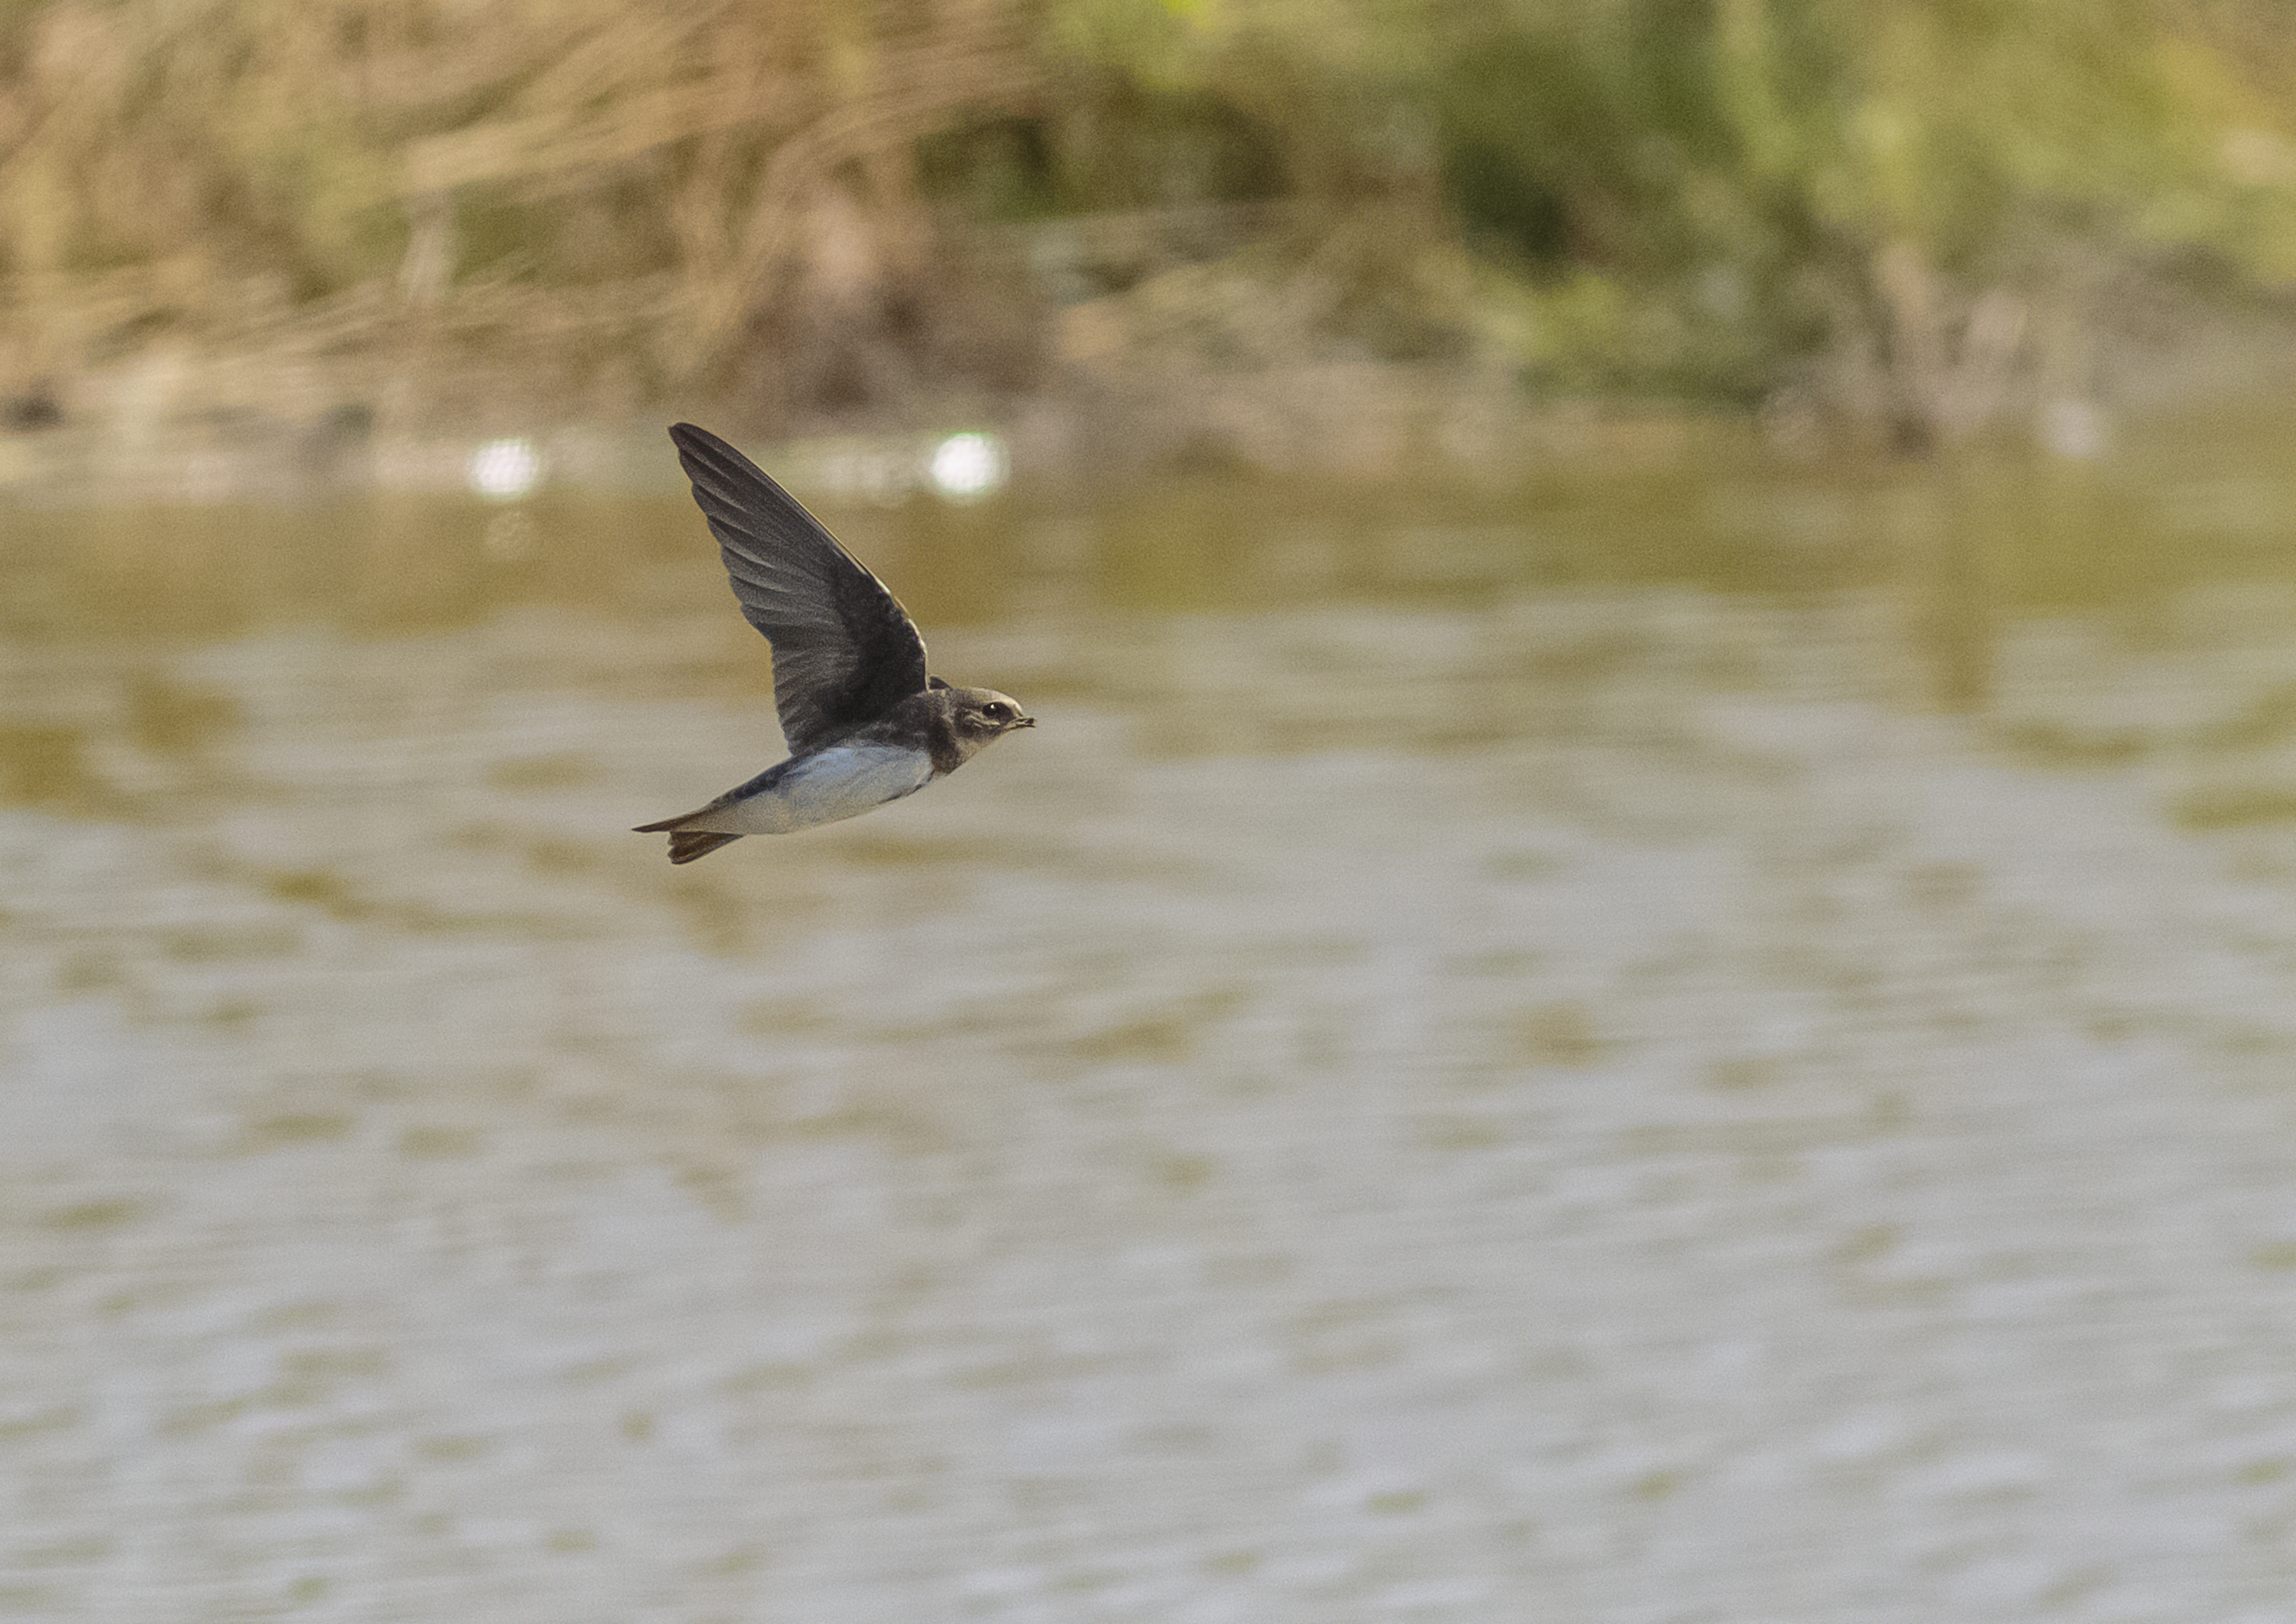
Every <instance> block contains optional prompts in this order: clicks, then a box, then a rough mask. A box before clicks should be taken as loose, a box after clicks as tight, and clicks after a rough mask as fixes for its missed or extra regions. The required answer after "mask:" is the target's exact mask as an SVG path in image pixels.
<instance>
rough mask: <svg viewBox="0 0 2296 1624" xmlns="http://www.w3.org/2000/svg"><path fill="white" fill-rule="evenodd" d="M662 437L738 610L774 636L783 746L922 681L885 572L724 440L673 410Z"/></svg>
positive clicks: (816, 738) (818, 734)
mask: <svg viewBox="0 0 2296 1624" xmlns="http://www.w3.org/2000/svg"><path fill="white" fill-rule="evenodd" d="M669 438H670V439H671V441H672V442H673V443H674V444H675V445H676V447H677V460H678V462H679V463H680V464H681V465H683V466H684V468H685V473H686V477H687V478H688V479H690V480H693V499H694V501H695V502H696V503H698V504H700V505H701V513H702V517H704V518H705V519H707V520H708V521H709V530H710V533H711V534H712V535H714V536H716V537H717V546H718V550H719V551H720V552H721V553H722V554H724V556H725V560H726V575H727V576H728V577H729V578H731V579H732V581H733V583H734V597H735V598H737V599H739V600H740V602H741V605H742V618H743V619H746V620H748V621H749V623H750V625H752V626H754V627H757V628H758V630H759V631H760V632H763V633H764V634H765V636H766V640H767V642H768V643H770V644H773V646H774V708H775V710H776V711H778V712H779V713H780V716H781V722H782V734H783V737H785V738H786V739H788V741H789V747H790V750H791V752H792V753H802V752H803V751H805V750H813V749H816V748H818V747H819V746H820V745H821V744H823V743H824V742H826V741H827V740H829V739H831V738H832V737H834V736H835V735H836V734H840V733H841V732H843V731H844V730H845V729H847V728H849V727H852V726H857V725H859V724H860V723H863V722H867V721H870V720H873V718H877V717H879V716H881V715H883V714H884V713H885V712H886V711H887V710H889V709H891V708H892V707H893V706H894V705H896V704H898V703H899V702H900V701H902V700H904V699H906V698H907V697H908V696H909V695H910V694H912V693H922V692H923V691H924V687H925V684H926V681H927V680H928V679H927V677H926V675H925V644H924V639H923V638H922V636H918V634H917V628H916V624H915V622H914V621H912V620H911V619H909V616H908V611H906V610H905V609H903V608H902V607H901V605H900V603H899V602H898V600H896V599H895V598H894V596H893V595H892V594H891V593H890V592H888V591H887V590H886V589H885V586H884V583H883V582H881V581H880V580H879V579H878V578H876V577H875V576H873V575H872V574H870V573H869V571H868V570H865V569H863V568H862V567H861V564H860V563H859V562H858V561H857V560H856V559H855V558H854V556H853V555H852V554H849V553H848V552H847V551H846V550H845V549H844V548H843V547H841V546H840V545H838V542H837V538H836V537H834V536H832V535H831V534H830V533H829V532H828V531H827V530H826V529H823V528H822V526H821V523H820V521H817V520H816V519H815V518H814V516H813V515H812V514H811V513H807V512H806V511H805V509H804V508H803V507H802V506H800V505H799V503H798V501H797V499H796V498H795V497H794V496H791V495H790V494H789V492H787V491H785V490H783V488H781V487H780V486H779V485H776V484H775V482H774V481H773V480H771V479H770V478H768V477H767V475H766V473H765V472H764V471H763V470H761V469H759V468H758V465H757V464H756V463H752V462H751V461H750V459H749V458H748V457H745V456H743V455H742V454H741V453H740V452H738V451H736V450H734V447H731V446H729V445H727V444H726V442H725V441H724V440H722V439H718V438H717V436H716V435H714V434H712V433H710V432H709V431H708V430H706V429H697V428H695V427H694V426H693V424H692V423H683V422H682V423H677V424H676V425H674V426H673V427H672V428H671V429H670V431H669Z"/></svg>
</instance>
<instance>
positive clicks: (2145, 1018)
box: [0, 423, 2296, 1624]
mask: <svg viewBox="0 0 2296 1624" xmlns="http://www.w3.org/2000/svg"><path fill="white" fill-rule="evenodd" d="M2292 449H2296V433H2290V432H2287V431H2284V430H2283V429H2282V428H2280V427H2278V426H2276V425H2270V424H2266V425H2257V424H2253V423H2237V424H2200V425H2192V426H2190V427H2189V428H2188V429H2187V430H2186V431H2185V432H2183V433H2180V434H2177V435H2164V436H2162V437H2161V438H2160V439H2158V440H2157V441H2148V442H2145V443H2142V444H2133V445H2131V446H2129V447H2125V448H2123V449H2122V450H2121V451H2120V452H2119V453H2117V454H2116V455H2114V456H2113V457H2112V459H2110V460H2109V461H2107V462H2104V463H2098V464H2094V465H2072V466H2068V465H2054V464H2047V463H2025V462H2019V461H2014V460H1985V459H1972V460H1970V461H1967V462H1963V463H1954V464H1949V465H1942V466H1936V465H1933V466H1920V465H1879V466H1861V467H1855V468H1839V467H1837V468H1816V467H1807V466H1794V465H1780V464H1776V463H1770V462H1767V461H1765V460H1764V459H1763V458H1762V457H1760V456H1759V455H1758V454H1756V453H1754V452H1753V451H1751V450H1750V449H1746V448H1743V447H1733V446H1730V445H1727V444H1720V443H1716V442H1714V441H1712V440H1710V439H1706V438H1703V437H1695V436H1693V437H1689V438H1686V439H1682V440H1679V441H1674V440H1665V439H1660V440H1655V441H1645V440H1628V441H1625V442H1622V443H1618V444H1612V443H1609V442H1606V441H1603V440H1600V439H1597V440H1596V441H1595V442H1594V443H1591V444H1590V445H1589V447H1587V454H1586V455H1583V456H1580V457H1577V458H1573V459H1569V460H1567V461H1566V462H1565V463H1563V464H1562V465H1560V466H1558V467H1557V468H1555V469H1554V470H1550V471H1547V472H1543V473H1540V474H1538V475H1537V476H1536V477H1535V478H1532V479H1530V480H1529V481H1528V482H1527V483H1526V484H1525V486H1524V487H1523V488H1520V489H1514V490H1510V491H1508V492H1506V493H1504V494H1501V493H1486V494H1480V495H1477V494H1472V493H1459V492H1451V493H1447V494H1445V495H1443V496H1440V497H1439V498H1438V497H1436V496H1431V495H1430V494H1428V493H1419V494H1416V495H1412V494H1407V493H1385V494H1381V495H1378V496H1362V495H1360V494H1357V495H1344V494H1340V493H1333V492H1327V491H1326V492H1303V491H1298V490H1291V489H1286V488H1277V487H1269V486H1236V485H1225V484H1218V483H1206V484H1197V485H1184V486H1175V487H1169V488H1157V489H1152V490H1132V491H1127V492H1123V493H1119V494H1117V495H1113V496H1103V497H1099V498H1097V499H1093V500H1080V499H1077V498H1073V497H1071V498H1070V499H1067V500H1054V498H1052V497H1049V496H1043V497H1028V496H1015V497H1010V498H1007V499H1004V500H1001V501H998V502H994V503H989V504H982V505H980V506H977V507H973V508H970V509H964V510H959V511H954V512H952V511H946V510H941V509H937V508H934V507H931V506H930V505H926V504H914V505H912V506H910V507H907V508H904V509H900V510H898V511H880V510H868V509H862V510H844V511H840V510H836V509H829V510H826V511H827V512H828V513H829V516H830V517H831V518H832V520H833V521H835V522H836V523H837V524H838V526H839V528H840V530H841V532H842V533H843V534H844V535H845V536H846V537H847V539H848V541H849V544H850V545H852V546H853V547H854V548H855V550H856V551H857V552H858V553H860V554H862V556H864V557H865V558H866V559H868V560H870V561H871V562H873V563H874V564H876V565H877V566H879V567H880V568H881V570H882V571H883V572H884V573H885V574H886V575H887V577H888V578H890V580H891V581H892V582H893V584H894V586H896V588H897V589H898V590H899V591H900V592H901V593H902V594H903V595H904V597H905V598H906V600H907V601H908V603H909V604H910V607H911V608H912V609H913V610H914V611H916V612H917V614H918V615H919V617H920V619H922V621H923V622H924V624H925V627H926V630H927V633H928V635H929V636H931V640H932V643H933V650H934V656H935V665H936V668H937V669H939V670H940V671H942V672H943V673H944V674H946V675H947V676H949V677H952V678H954V679H956V680H959V681H981V682H988V683H993V684H994V685H996V686H999V687H1002V688H1005V689H1007V690H1009V691H1011V692H1013V693H1016V694H1019V695H1021V697H1022V698H1023V699H1024V700H1025V701H1027V702H1028V703H1029V705H1030V706H1031V708H1032V709H1034V710H1035V711H1036V712H1037V715H1038V717H1039V718H1041V723H1040V726H1039V727H1038V728H1037V731H1036V732H1035V733H1034V734H1023V735H1021V737H1019V738H1017V739H1014V740H1012V741H1008V742H1004V743H1001V744H999V745H998V746H997V747H996V749H995V750H992V751H990V752H989V753H988V754H987V755H986V756H984V757H982V758H980V759H979V760H977V761H976V762H974V763H973V764H972V766H970V767H967V768H966V769H965V771H964V773H962V774H961V775H958V776H957V777H955V779H953V780H951V781H949V782H948V783H945V784H940V785H937V786H935V787H934V788H932V789H931V791H928V792H926V793H925V794H922V795H921V796H919V797H917V798H915V799H914V800H910V801H906V802H904V803H901V804H900V805H898V806H896V807H893V808H889V809H887V810H885V811H883V812H881V813H878V814H875V815H873V816H870V817H868V818H866V819H864V820H861V821H859V822H857V823H853V824H844V825H840V826H839V827H837V828H834V829H829V830H822V831H816V832H813V833H808V834H804V835H800V836H797V837H792V838H791V839H788V840H786V841H766V840H752V841H743V842H742V843H740V844H739V845H737V846H734V847H732V848H729V849H726V851H725V852H723V853H721V854H718V855H717V856H714V857H710V858H709V859H708V860H707V861H705V862H703V863H701V864H699V865H694V866H692V867H690V868H680V869H672V868H670V867H669V866H668V865H667V864H666V863H665V862H664V861H663V859H662V855H661V851H660V841H659V839H658V837H641V836H637V835H634V834H630V833H625V831H626V830H627V826H628V825H630V824H635V823H639V822H643V821H645V820H647V819H648V818H651V817H655V816H662V815H664V814H666V813H668V812H671V811H675V810H676V809H679V808H684V807H685V806H688V805H691V804H693V803H695V802H697V801H699V800H702V799H705V798H707V797H708V796H709V795H711V794H714V793H715V792H717V791H719V790H721V789H723V788H725V787H726V785H728V784H730V783H734V782H736V781H737V780H738V779H740V778H741V777H742V776H744V775H747V774H749V773H750V772H752V771H754V770H755V769H756V768H758V767H762V766H764V765H766V764H767V762H768V761H770V760H771V759H774V757H775V755H777V754H778V740H777V738H776V736H775V733H774V729H773V726H772V722H771V718H770V711H769V709H768V707H767V703H766V692H767V689H766V681H767V668H766V663H765V650H764V646H763V644H759V643H758V642H757V641H756V639H755V638H754V637H752V636H750V634H749V632H748V631H747V629H746V628H745V627H742V625H741V623H740V621H739V620H738V619H736V617H735V616H734V612H733V609H732V605H731V602H730V599H729V598H728V597H727V595H726V592H725V587H724V582H723V578H722V577H721V576H720V575H719V574H718V572H717V563H716V561H715V557H714V553H713V550H712V549H711V548H710V546H709V543H708V541H707V539H706V537H705V536H704V534H703V532H702V530H701V525H700V523H699V521H698V520H696V519H695V518H694V517H693V514H692V512H691V509H690V507H689V506H688V505H687V504H686V503H685V499H684V498H683V497H682V496H680V495H678V494H677V493H676V492H675V491H674V490H671V489H669V488H668V487H667V486H665V488H663V490H662V491H661V492H660V493H659V494H658V495H640V496H621V497H614V498H605V497H597V498H591V499H587V500H585V499H579V498H576V497H573V496H544V497H541V498H537V499H536V500H535V501H534V502H532V503H530V504H526V505H524V506H521V507H518V508H515V509H499V508H482V507H480V506H477V505H463V504H454V503H428V504H411V505H410V504H398V503H391V502H384V501H380V500H378V501H376V502H373V503H343V504H337V505H335V506H333V507H330V508H324V509H320V508H314V509H311V510H307V511H283V510H258V509H248V510H242V511H223V510H209V511H205V512H185V511H175V512H149V511H136V512H102V513H95V512H89V511H86V510H74V509H39V508H35V507H30V506H27V505H23V504H18V505H16V506H13V507H5V508H0V569H4V570H5V579H6V582H7V585H8V593H7V601H6V603H4V604H0V631H4V633H5V641H4V643H0V861H4V872H5V874H6V875H7V880H6V882H5V886H4V889H0V1073H4V1077H5V1079H6V1080H5V1087H4V1088H0V1276H4V1279H5V1283H6V1289H5V1292H4V1293H0V1314H4V1316H5V1319H4V1338H0V1612H4V1613H5V1614H6V1615H7V1616H18V1617H25V1618H37V1619H44V1620H50V1619H52V1620H124V1619H168V1620H270V1619H281V1620H288V1619H292V1620H435V1619H439V1618H449V1617H465V1618H483V1619H486V1620H489V1621H490V1624H492V1621H504V1624H512V1621H518V1620H534V1621H535V1624H572V1621H578V1620H598V1621H599V1624H607V1621H613V1624H622V1621H626V1620H636V1619H646V1620H655V1619H660V1620H792V1621H802V1624H840V1621H843V1620H868V1621H872V1624H874V1621H879V1620H882V1621H885V1624H897V1621H898V1624H916V1621H919V1620H998V1621H1006V1620H1010V1621H1015V1624H1017V1621H1020V1620H1046V1621H1050V1620H1062V1621H1069V1620H1158V1621H1177V1620H1203V1621H1207V1624H1210V1621H1214V1620H1236V1621H1239V1624H1245V1621H1248V1624H1281V1621H1285V1620H1299V1621H1300V1624H1332V1621H1334V1620H1446V1621H1447V1620H1462V1621H1464V1620H1518V1619H1533V1618H1536V1619H1558V1620H1560V1619H1569V1620H1732V1621H1737V1620H1764V1621H1765V1624H1770V1621H1776V1620H1827V1621H1829V1624H1830V1621H1835V1620H1860V1621H1863V1620H1875V1621H1880V1620H1904V1621H1906V1624H1916V1621H1918V1624H1936V1621H1937V1620H1958V1619H1980V1618H2020V1619H2029V1618H2030V1619H2065V1620H2178V1621H2180V1624H2181V1621H2187V1620H2202V1619H2205V1620H2211V1621H2212V1624H2222V1621H2227V1620H2267V1619H2275V1620H2276V1619H2279V1618H2282V1617H2284V1616H2285V1612H2284V1609H2285V1607H2286V1603H2287V1597H2288V1596H2289V1595H2290V1594H2292V1583H2296V1538H2292V1534H2296V1357H2292V1341H2296V1134H2292V1130H2296V997H2292V993H2296V518H2292V513H2296V506H2292V497H2296V473H2292V472H2291V470H2292V469H2296V459H2292V457H2291V456H2290V455H2289V453H2290V452H2291V450H2292ZM663 460H664V463H665V468H667V463H668V457H667V452H666V451H665V453H664V459H663Z"/></svg>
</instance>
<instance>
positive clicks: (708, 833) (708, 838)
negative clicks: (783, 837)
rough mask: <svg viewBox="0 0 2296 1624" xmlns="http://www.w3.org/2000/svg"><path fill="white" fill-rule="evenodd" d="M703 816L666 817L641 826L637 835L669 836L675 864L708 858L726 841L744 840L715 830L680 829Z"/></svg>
mask: <svg viewBox="0 0 2296 1624" xmlns="http://www.w3.org/2000/svg"><path fill="white" fill-rule="evenodd" d="M716 806H717V802H715V801H712V802H711V803H710V804H709V806H707V807H704V808H701V811H702V812H708V811H710V810H712V809H713V808H715V807H716ZM699 816H701V812H686V813H682V814H680V815H679V816H676V817H666V818H664V819H662V821H661V822H660V823H658V824H639V825H638V826H637V829H636V833H639V834H664V833H666V834H668V836H669V860H670V861H671V862H673V863H691V862H692V861H693V859H694V858H696V857H708V856H709V854H710V853H711V852H713V851H715V850H717V848H719V847H720V846H723V845H724V844H726V841H738V840H740V839H741V838H742V837H741V836H740V835H738V834H720V833H717V832H716V831H715V830H710V829H681V828H679V827H678V824H682V823H684V822H685V820H686V819H687V818H689V817H699Z"/></svg>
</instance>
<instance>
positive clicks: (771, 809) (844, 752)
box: [685, 744, 933, 834]
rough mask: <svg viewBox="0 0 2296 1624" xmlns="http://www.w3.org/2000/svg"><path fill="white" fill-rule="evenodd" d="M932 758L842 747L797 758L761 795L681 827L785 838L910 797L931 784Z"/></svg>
mask: <svg viewBox="0 0 2296 1624" xmlns="http://www.w3.org/2000/svg"><path fill="white" fill-rule="evenodd" d="M932 775H933V770H932V758H931V756H930V755H928V754H926V753H925V752H924V751H923V750H913V749H909V748H907V747H905V746H902V745H898V744H844V745H839V746H838V747H836V748H835V749H832V750H823V751H821V752H820V753H819V754H817V755H812V756H806V757H803V758H801V759H799V761H798V762H797V764H796V765H795V766H793V767H791V768H790V770H789V771H788V772H786V773H784V774H783V775H782V779H781V782H780V783H776V784H775V786H774V787H773V788H772V789H770V790H767V791H765V792H764V793H762V794H758V795H752V796H750V797H749V798H748V799H746V800H737V801H735V802H734V803H733V804H732V805H731V806H726V807H720V808H717V810H716V811H714V812H711V813H709V814H708V815H707V816H701V817H697V818H695V819H693V821H692V822H691V823H688V824H685V827H686V828H688V829H701V830H706V831H709V832H710V833H717V834H787V833H789V832H790V831H791V830H792V829H809V828H811V827H812V826H813V825H814V824H833V823H835V822H836V821H837V820H838V819H839V818H840V817H858V816H860V815H861V814H862V813H864V812H866V811H868V810H869V808H872V807H881V806H883V805H884V804H885V803H886V802H887V801H889V800H899V799H900V798H901V797H902V796H904V795H913V794H914V793H915V792H916V791H919V790H921V789H922V788H924V787H925V785H926V784H927V783H930V782H931V779H932Z"/></svg>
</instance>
